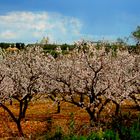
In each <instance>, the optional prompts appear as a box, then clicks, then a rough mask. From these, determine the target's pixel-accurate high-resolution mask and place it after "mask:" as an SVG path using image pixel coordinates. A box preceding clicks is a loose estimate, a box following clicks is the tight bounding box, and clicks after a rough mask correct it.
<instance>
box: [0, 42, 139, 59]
mask: <svg viewBox="0 0 140 140" xmlns="http://www.w3.org/2000/svg"><path fill="white" fill-rule="evenodd" d="M91 43H92V42H91ZM35 45H36V44H27V45H25V44H24V43H4V42H1V43H0V48H2V49H7V48H17V49H19V50H21V49H25V48H26V47H31V46H35ZM38 45H39V46H42V48H43V50H44V51H45V52H46V53H50V54H51V55H52V56H53V57H55V58H56V57H57V56H58V55H59V54H60V53H62V54H67V53H68V52H69V51H72V50H73V49H74V48H75V47H76V44H66V43H65V44H61V45H59V44H44V45H43V44H38ZM85 46H86V44H85ZM94 46H95V47H96V48H97V49H98V48H100V47H102V46H105V49H106V52H109V51H110V50H112V53H113V55H115V54H116V52H117V51H118V50H120V51H122V50H128V52H129V53H135V54H140V45H139V44H135V45H128V44H125V43H122V42H121V43H120V42H114V43H110V42H102V41H99V42H96V44H95V45H94ZM86 47H87V46H86Z"/></svg>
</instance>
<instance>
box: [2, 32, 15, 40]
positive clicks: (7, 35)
mask: <svg viewBox="0 0 140 140" xmlns="http://www.w3.org/2000/svg"><path fill="white" fill-rule="evenodd" d="M16 37H17V34H16V33H14V32H12V31H9V30H6V31H4V32H1V34H0V38H2V39H15V38H16Z"/></svg>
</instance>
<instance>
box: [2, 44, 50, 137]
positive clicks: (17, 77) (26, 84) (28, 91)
mask: <svg viewBox="0 0 140 140" xmlns="http://www.w3.org/2000/svg"><path fill="white" fill-rule="evenodd" d="M47 62H48V60H47V57H46V56H45V55H44V53H43V50H42V49H41V48H40V47H38V46H36V47H29V48H26V49H25V50H22V51H19V52H14V53H11V54H10V53H8V54H6V55H5V58H4V59H3V60H2V61H1V62H0V63H1V64H2V65H1V67H0V69H1V75H0V76H1V78H0V86H1V89H0V107H2V108H3V109H4V110H5V111H7V113H8V114H9V115H10V116H11V118H12V120H13V121H14V122H15V123H16V125H17V128H18V131H19V135H20V136H23V130H22V127H21V121H22V119H23V118H25V114H26V111H27V108H28V105H29V102H30V101H31V99H32V98H33V97H34V96H35V95H37V94H39V93H44V86H43V82H42V79H43V76H44V75H45V73H46V71H47ZM14 100H16V101H17V102H18V103H19V109H18V110H19V114H18V115H15V114H14V113H13V112H12V111H11V110H10V109H9V108H8V106H7V104H4V102H7V101H10V104H11V105H12V102H13V101H14Z"/></svg>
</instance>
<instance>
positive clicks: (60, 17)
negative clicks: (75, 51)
mask: <svg viewBox="0 0 140 140" xmlns="http://www.w3.org/2000/svg"><path fill="white" fill-rule="evenodd" d="M139 6H140V0H1V1H0V42H25V43H34V42H37V41H39V40H41V38H42V37H44V36H48V37H49V38H50V42H55V43H72V42H74V41H76V40H79V39H88V40H100V39H101V40H102V39H108V40H114V39H116V38H118V37H121V38H124V37H128V36H129V35H130V34H131V32H132V31H134V30H135V29H136V26H137V25H140V8H139Z"/></svg>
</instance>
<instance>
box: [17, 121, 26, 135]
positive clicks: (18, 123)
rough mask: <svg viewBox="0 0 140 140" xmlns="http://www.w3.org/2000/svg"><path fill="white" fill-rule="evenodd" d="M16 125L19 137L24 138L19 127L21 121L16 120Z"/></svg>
mask: <svg viewBox="0 0 140 140" xmlns="http://www.w3.org/2000/svg"><path fill="white" fill-rule="evenodd" d="M16 125H17V128H18V133H19V137H24V134H23V130H22V127H21V121H19V120H18V121H17V122H16Z"/></svg>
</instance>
